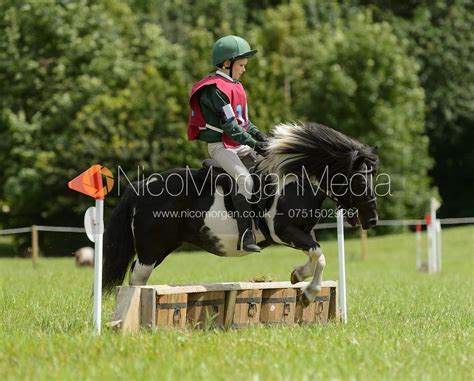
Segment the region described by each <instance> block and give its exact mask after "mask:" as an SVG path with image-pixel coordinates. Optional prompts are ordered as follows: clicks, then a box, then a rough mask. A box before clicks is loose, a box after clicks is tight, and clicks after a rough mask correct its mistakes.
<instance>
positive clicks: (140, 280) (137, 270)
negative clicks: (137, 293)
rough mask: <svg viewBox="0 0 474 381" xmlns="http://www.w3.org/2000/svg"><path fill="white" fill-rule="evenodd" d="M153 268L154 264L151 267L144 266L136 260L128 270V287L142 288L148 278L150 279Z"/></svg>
mask: <svg viewBox="0 0 474 381" xmlns="http://www.w3.org/2000/svg"><path fill="white" fill-rule="evenodd" d="M154 268H155V262H153V263H152V264H151V265H145V264H143V263H140V261H139V260H138V259H136V260H135V261H134V262H133V264H132V267H131V269H130V278H129V284H130V286H144V285H145V284H146V282H148V278H150V275H151V273H152V272H153V269H154Z"/></svg>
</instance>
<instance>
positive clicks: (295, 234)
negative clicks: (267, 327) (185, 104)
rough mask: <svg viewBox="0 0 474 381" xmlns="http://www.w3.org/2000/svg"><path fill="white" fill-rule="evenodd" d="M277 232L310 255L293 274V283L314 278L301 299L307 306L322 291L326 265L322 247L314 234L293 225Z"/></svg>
mask: <svg viewBox="0 0 474 381" xmlns="http://www.w3.org/2000/svg"><path fill="white" fill-rule="evenodd" d="M275 232H276V233H277V235H278V236H279V237H280V239H281V240H282V241H283V242H285V243H288V244H290V245H292V246H293V247H295V248H298V249H301V250H303V251H304V252H306V253H307V255H308V262H307V263H306V264H304V265H302V266H297V267H296V268H295V269H294V270H293V272H292V273H291V281H292V283H297V282H294V281H300V280H303V279H304V278H305V277H309V276H313V279H312V280H311V283H310V284H309V285H308V286H306V288H305V289H304V290H303V294H302V297H301V301H302V303H303V305H304V306H307V305H309V304H310V303H311V302H312V301H313V300H314V299H315V297H316V295H317V294H318V293H319V292H320V291H321V284H322V276H323V270H324V266H325V265H326V260H325V258H324V255H323V252H322V250H321V247H320V246H319V244H318V243H317V242H316V240H315V239H314V232H312V233H311V234H308V233H306V232H304V231H302V230H300V229H298V228H297V227H295V226H293V225H286V226H284V225H282V226H281V227H280V229H278V231H277V230H276V229H275Z"/></svg>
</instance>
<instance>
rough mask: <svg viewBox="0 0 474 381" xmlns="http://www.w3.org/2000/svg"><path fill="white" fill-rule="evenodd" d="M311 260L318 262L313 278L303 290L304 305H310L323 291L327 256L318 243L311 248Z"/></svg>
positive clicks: (302, 299)
mask: <svg viewBox="0 0 474 381" xmlns="http://www.w3.org/2000/svg"><path fill="white" fill-rule="evenodd" d="M308 256H309V257H310V260H311V261H312V262H313V263H315V264H316V266H315V270H314V274H313V279H312V280H311V282H310V283H309V284H308V286H306V288H305V289H304V290H303V295H302V296H301V302H302V303H303V305H304V306H308V305H309V304H310V303H311V302H312V301H313V300H314V299H315V298H316V295H318V294H319V293H320V292H321V286H322V283H323V270H324V268H325V267H326V258H325V257H324V254H323V251H322V250H321V247H320V246H319V245H318V246H317V247H316V248H315V249H311V250H310V251H309V253H308Z"/></svg>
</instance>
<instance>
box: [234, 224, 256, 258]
mask: <svg viewBox="0 0 474 381" xmlns="http://www.w3.org/2000/svg"><path fill="white" fill-rule="evenodd" d="M249 230H250V234H251V235H252V238H253V242H254V243H253V244H250V245H248V246H247V247H246V249H244V238H245V235H246V234H247V232H248V231H249ZM237 250H243V251H248V252H253V253H258V252H259V251H260V250H261V249H260V246H258V245H257V239H256V237H255V233H254V232H253V230H252V229H250V228H247V229H245V231H244V233H243V234H242V237H241V238H240V242H239V246H238V247H237Z"/></svg>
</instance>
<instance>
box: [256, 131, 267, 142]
mask: <svg viewBox="0 0 474 381" xmlns="http://www.w3.org/2000/svg"><path fill="white" fill-rule="evenodd" d="M254 138H255V140H256V141H257V142H266V141H267V140H268V136H267V135H265V134H264V133H263V132H260V131H258V132H257V133H256V134H255V136H254Z"/></svg>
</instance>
